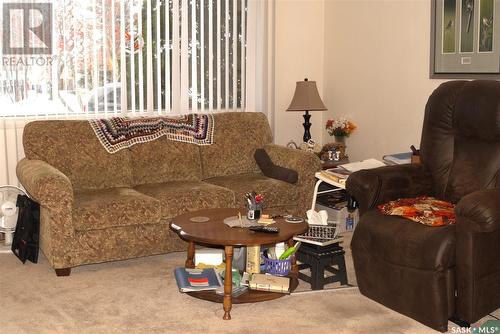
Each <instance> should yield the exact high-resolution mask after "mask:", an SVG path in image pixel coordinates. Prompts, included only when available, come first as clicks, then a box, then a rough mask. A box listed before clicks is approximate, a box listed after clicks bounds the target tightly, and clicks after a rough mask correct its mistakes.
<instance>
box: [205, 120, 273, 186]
mask: <svg viewBox="0 0 500 334" xmlns="http://www.w3.org/2000/svg"><path fill="white" fill-rule="evenodd" d="M214 122H215V127H214V142H213V144H212V145H207V146H200V152H201V162H202V170H203V179H207V178H211V177H217V176H224V175H232V174H242V173H248V172H258V171H259V167H258V166H257V164H256V163H255V159H254V157H253V155H254V153H255V150H256V149H257V148H262V147H263V146H264V145H265V144H268V143H270V142H271V141H272V134H271V128H270V127H269V123H268V121H267V117H266V115H264V114H263V113H260V112H225V113H218V114H214Z"/></svg>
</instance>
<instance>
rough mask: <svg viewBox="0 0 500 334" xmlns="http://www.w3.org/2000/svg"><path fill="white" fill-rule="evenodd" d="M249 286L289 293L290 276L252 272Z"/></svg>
mask: <svg viewBox="0 0 500 334" xmlns="http://www.w3.org/2000/svg"><path fill="white" fill-rule="evenodd" d="M249 286H250V289H252V290H259V291H268V292H279V293H289V292H290V278H289V277H282V276H274V275H266V274H252V277H251V278H250V282H249Z"/></svg>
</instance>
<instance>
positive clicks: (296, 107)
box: [287, 81, 327, 111]
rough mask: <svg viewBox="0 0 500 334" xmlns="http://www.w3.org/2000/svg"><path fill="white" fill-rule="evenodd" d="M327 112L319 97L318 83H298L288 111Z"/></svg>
mask: <svg viewBox="0 0 500 334" xmlns="http://www.w3.org/2000/svg"><path fill="white" fill-rule="evenodd" d="M306 110H307V111H313V110H327V109H326V107H325V105H324V104H323V101H321V97H319V93H318V88H316V81H298V82H297V86H296V87H295V94H294V95H293V99H292V102H291V103H290V106H289V107H288V109H287V111H306Z"/></svg>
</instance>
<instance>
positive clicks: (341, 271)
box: [296, 242, 347, 290]
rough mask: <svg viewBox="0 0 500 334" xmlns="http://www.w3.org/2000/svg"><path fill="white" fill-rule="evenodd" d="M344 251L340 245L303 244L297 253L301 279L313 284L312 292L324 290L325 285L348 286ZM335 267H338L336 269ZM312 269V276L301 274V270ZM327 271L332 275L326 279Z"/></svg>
mask: <svg viewBox="0 0 500 334" xmlns="http://www.w3.org/2000/svg"><path fill="white" fill-rule="evenodd" d="M344 254H345V251H344V249H343V248H342V247H341V246H340V244H339V243H335V244H331V245H328V246H317V245H314V244H308V243H304V242H303V243H302V245H301V246H300V248H299V249H298V251H297V254H296V256H297V260H298V261H300V262H301V264H299V278H300V279H301V280H304V281H306V282H308V283H310V284H311V289H312V290H322V289H323V288H324V286H325V284H329V283H333V282H340V284H342V285H346V284H347V271H346V268H345V260H344ZM333 266H337V268H334V267H333ZM307 268H310V270H311V276H307V275H306V274H304V273H302V272H300V270H303V269H307ZM325 270H326V271H328V272H330V273H331V274H332V275H330V276H328V277H325Z"/></svg>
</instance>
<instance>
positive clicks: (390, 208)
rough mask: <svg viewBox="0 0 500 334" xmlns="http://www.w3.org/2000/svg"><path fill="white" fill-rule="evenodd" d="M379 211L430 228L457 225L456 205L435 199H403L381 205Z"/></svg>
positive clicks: (421, 197)
mask: <svg viewBox="0 0 500 334" xmlns="http://www.w3.org/2000/svg"><path fill="white" fill-rule="evenodd" d="M378 209H379V210H380V211H381V212H382V213H383V214H385V215H391V216H401V217H403V218H407V219H410V220H413V221H414V222H417V223H420V224H424V225H428V226H444V225H451V224H455V211H454V209H455V205H454V204H452V203H449V202H445V201H441V200H438V199H436V198H434V197H428V196H420V197H415V198H401V199H398V200H395V201H390V202H389V203H386V204H381V205H379V206H378Z"/></svg>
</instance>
